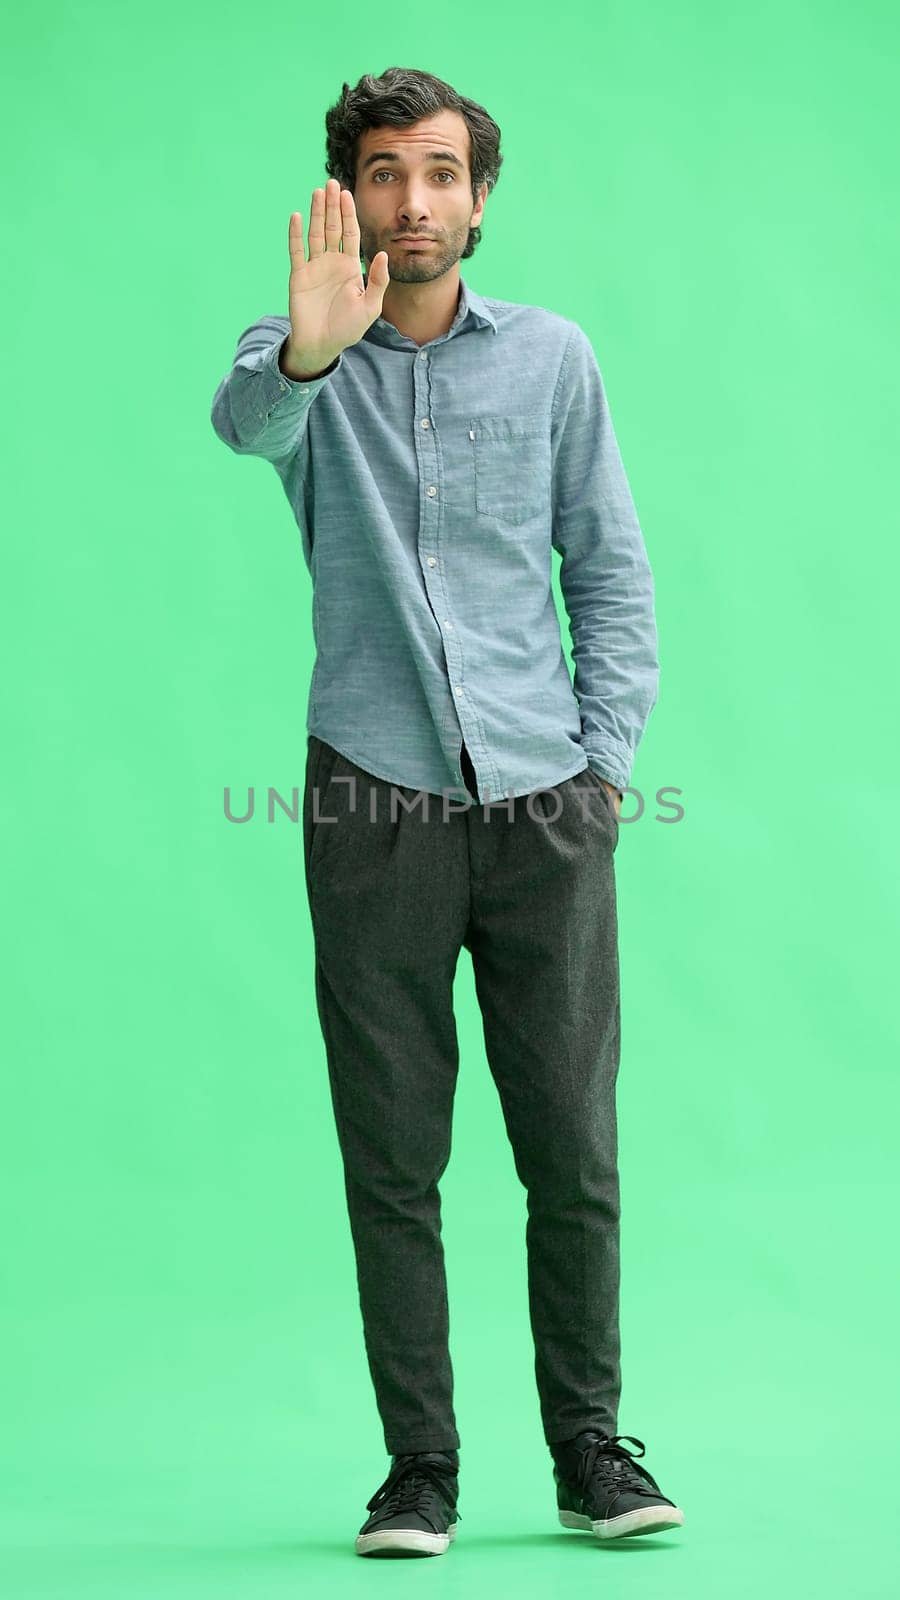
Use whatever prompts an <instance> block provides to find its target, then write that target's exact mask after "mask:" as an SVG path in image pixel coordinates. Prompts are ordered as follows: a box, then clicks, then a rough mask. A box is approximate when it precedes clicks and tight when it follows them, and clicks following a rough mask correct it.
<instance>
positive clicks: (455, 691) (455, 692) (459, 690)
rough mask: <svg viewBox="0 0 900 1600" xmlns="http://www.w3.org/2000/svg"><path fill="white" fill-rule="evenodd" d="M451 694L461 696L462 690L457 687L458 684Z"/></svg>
mask: <svg viewBox="0 0 900 1600" xmlns="http://www.w3.org/2000/svg"><path fill="white" fill-rule="evenodd" d="M453 693H454V694H462V689H461V688H460V687H459V684H457V686H456V688H455V689H454V691H453Z"/></svg>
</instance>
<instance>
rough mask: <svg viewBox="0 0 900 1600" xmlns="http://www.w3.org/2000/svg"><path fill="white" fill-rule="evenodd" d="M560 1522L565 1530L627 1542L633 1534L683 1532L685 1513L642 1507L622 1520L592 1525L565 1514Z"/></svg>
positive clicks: (671, 1508)
mask: <svg viewBox="0 0 900 1600" xmlns="http://www.w3.org/2000/svg"><path fill="white" fill-rule="evenodd" d="M559 1520H560V1522H561V1523H562V1525H563V1527H564V1528H584V1529H586V1531H587V1532H588V1533H593V1534H595V1535H596V1537H597V1538H598V1539H624V1538H625V1537H626V1536H627V1535H628V1534H633V1533H662V1531H663V1529H664V1528H680V1527H681V1525H682V1524H683V1522H684V1512H683V1511H682V1510H680V1508H679V1507H678V1506H642V1507H640V1508H639V1509H638V1510H636V1511H626V1512H624V1514H623V1515H622V1516H621V1517H609V1518H608V1519H607V1520H606V1521H604V1520H603V1519H598V1520H597V1521H596V1522H594V1521H592V1520H591V1518H590V1517H585V1516H582V1514H581V1512H579V1511H561V1512H560V1513H559Z"/></svg>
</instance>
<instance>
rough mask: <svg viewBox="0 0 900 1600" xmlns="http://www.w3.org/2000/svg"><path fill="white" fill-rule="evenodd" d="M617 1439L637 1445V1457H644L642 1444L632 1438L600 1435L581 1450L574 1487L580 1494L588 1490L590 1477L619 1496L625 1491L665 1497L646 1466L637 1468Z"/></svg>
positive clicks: (624, 1435)
mask: <svg viewBox="0 0 900 1600" xmlns="http://www.w3.org/2000/svg"><path fill="white" fill-rule="evenodd" d="M620 1439H630V1440H631V1443H632V1444H637V1445H640V1452H639V1453H640V1454H641V1455H643V1454H644V1442H643V1440H642V1439H635V1438H634V1436H633V1435H632V1434H630V1433H617V1434H614V1435H613V1437H612V1438H611V1439H608V1438H607V1437H606V1436H605V1435H601V1437H600V1438H599V1439H594V1440H592V1441H591V1443H590V1444H589V1445H588V1446H587V1448H586V1449H585V1450H584V1451H582V1455H581V1462H580V1464H579V1469H578V1487H579V1489H581V1491H582V1493H583V1492H584V1490H585V1489H586V1488H587V1487H588V1485H589V1483H590V1482H591V1479H592V1477H593V1478H596V1479H599V1481H600V1483H601V1484H602V1485H603V1487H604V1488H612V1489H615V1491H616V1493H617V1494H621V1492H622V1490H623V1489H627V1490H628V1492H629V1493H630V1494H645V1495H661V1496H662V1498H663V1499H665V1498H666V1497H665V1495H664V1494H663V1493H662V1490H661V1489H660V1487H659V1484H658V1483H657V1481H656V1479H655V1478H653V1477H651V1476H650V1473H649V1472H648V1471H647V1469H646V1467H639V1466H638V1464H637V1462H636V1461H635V1459H634V1454H633V1452H632V1451H631V1450H626V1449H625V1447H624V1445H621V1444H620V1443H619V1440H620Z"/></svg>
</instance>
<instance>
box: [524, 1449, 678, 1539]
mask: <svg viewBox="0 0 900 1600" xmlns="http://www.w3.org/2000/svg"><path fill="white" fill-rule="evenodd" d="M620 1439H631V1443H632V1444H637V1445H640V1454H641V1455H643V1454H644V1446H643V1443H642V1442H641V1440H640V1439H634V1438H632V1436H631V1434H630V1433H617V1434H616V1435H615V1436H614V1438H612V1439H611V1438H610V1437H609V1435H608V1434H606V1433H601V1432H599V1431H598V1430H597V1429H596V1428H587V1429H585V1430H584V1431H583V1432H582V1433H579V1434H578V1435H577V1437H576V1438H575V1439H568V1440H566V1442H565V1443H564V1444H553V1445H551V1446H550V1453H551V1455H552V1456H553V1460H554V1467H553V1477H554V1479H555V1481H556V1501H557V1505H558V1507H559V1520H560V1522H561V1523H562V1525H563V1527H564V1528H587V1529H590V1530H591V1532H593V1533H595V1534H596V1535H597V1537H598V1539H621V1538H622V1537H623V1536H624V1535H626V1534H633V1533H660V1532H661V1531H662V1529H663V1528H677V1527H680V1526H681V1524H682V1523H683V1522H684V1512H683V1511H681V1510H680V1509H679V1507H678V1506H677V1505H676V1504H675V1502H674V1500H669V1499H667V1498H666V1496H665V1495H664V1494H663V1493H662V1491H661V1489H660V1487H659V1484H658V1483H657V1481H656V1479H655V1478H651V1476H650V1474H649V1472H647V1471H646V1470H645V1468H644V1467H639V1466H638V1465H637V1463H636V1462H635V1460H634V1458H633V1454H632V1452H631V1451H630V1450H626V1449H625V1448H624V1446H622V1445H620V1443H619V1440H620Z"/></svg>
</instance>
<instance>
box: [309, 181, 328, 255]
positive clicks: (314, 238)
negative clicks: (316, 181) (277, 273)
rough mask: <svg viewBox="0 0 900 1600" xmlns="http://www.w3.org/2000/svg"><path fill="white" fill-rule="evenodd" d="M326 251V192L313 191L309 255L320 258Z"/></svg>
mask: <svg viewBox="0 0 900 1600" xmlns="http://www.w3.org/2000/svg"><path fill="white" fill-rule="evenodd" d="M324 249H325V190H324V189H313V192H312V206H311V210H310V214H309V255H310V260H312V258H313V256H320V255H321V254H322V251H323V250H324Z"/></svg>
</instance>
